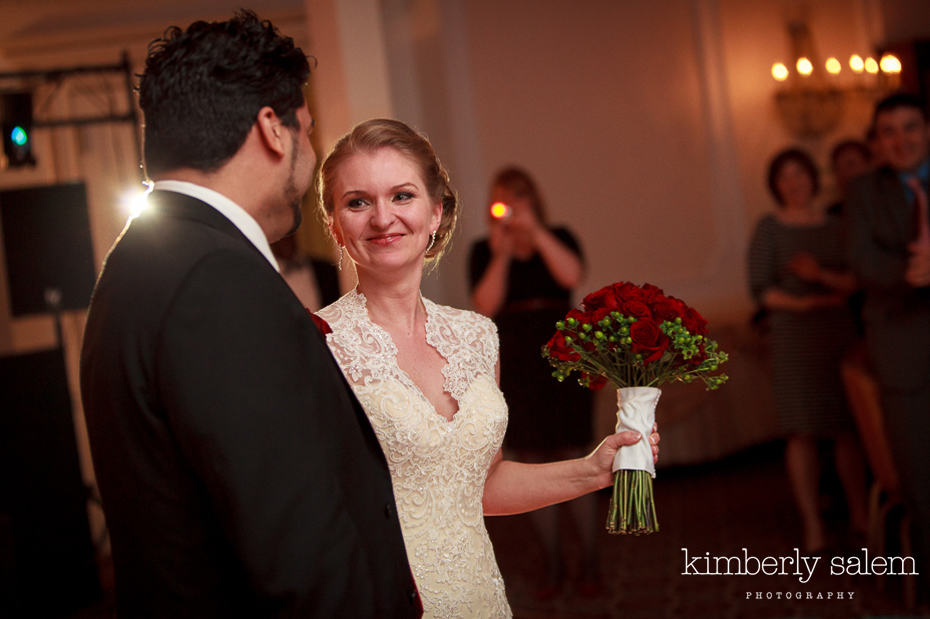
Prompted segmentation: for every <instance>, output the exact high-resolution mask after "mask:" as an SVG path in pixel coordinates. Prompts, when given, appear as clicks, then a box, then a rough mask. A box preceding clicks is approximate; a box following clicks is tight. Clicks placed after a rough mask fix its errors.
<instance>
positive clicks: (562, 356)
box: [546, 331, 581, 361]
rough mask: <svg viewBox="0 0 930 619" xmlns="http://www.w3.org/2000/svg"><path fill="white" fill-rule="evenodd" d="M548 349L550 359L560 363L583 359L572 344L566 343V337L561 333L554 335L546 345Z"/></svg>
mask: <svg viewBox="0 0 930 619" xmlns="http://www.w3.org/2000/svg"><path fill="white" fill-rule="evenodd" d="M546 349H547V350H548V351H549V356H550V357H552V358H553V359H558V360H559V361H578V360H579V359H581V355H579V354H578V353H577V352H575V350H574V349H573V348H572V346H571V344H569V343H568V342H566V341H565V335H563V333H562V332H561V331H559V332H558V333H556V334H555V335H553V336H552V338H551V339H550V340H549V341H548V342H547V343H546Z"/></svg>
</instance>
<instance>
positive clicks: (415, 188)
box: [331, 147, 442, 273]
mask: <svg viewBox="0 0 930 619" xmlns="http://www.w3.org/2000/svg"><path fill="white" fill-rule="evenodd" d="M441 216H442V206H441V205H440V204H439V203H438V202H435V201H433V200H432V199H431V198H430V196H429V194H428V193H427V190H426V184H425V183H424V182H423V177H422V175H421V173H420V170H419V168H418V166H417V165H416V163H415V162H414V161H412V160H411V159H410V158H408V157H407V156H406V155H404V154H403V153H401V152H399V151H397V150H395V149H393V148H389V147H385V148H380V149H378V150H375V151H371V152H359V153H355V154H354V155H352V156H350V157H349V158H348V159H346V160H345V161H344V162H343V163H342V164H341V165H340V166H339V168H338V169H337V170H336V174H335V179H334V183H333V214H332V220H331V226H332V231H333V236H334V237H335V238H336V241H338V242H339V243H340V244H342V245H345V248H346V252H347V253H348V254H349V256H350V257H351V258H352V260H354V261H355V263H356V266H357V268H358V270H359V272H360V273H361V272H363V271H374V272H380V271H396V270H397V269H404V268H411V269H416V268H422V266H423V259H424V253H425V252H426V246H427V244H429V236H430V233H431V232H432V231H434V230H436V229H437V228H438V227H439V223H440V219H441Z"/></svg>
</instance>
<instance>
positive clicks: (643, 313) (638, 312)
mask: <svg viewBox="0 0 930 619" xmlns="http://www.w3.org/2000/svg"><path fill="white" fill-rule="evenodd" d="M617 311H619V312H620V313H621V314H623V315H624V316H632V317H633V318H636V319H637V320H641V319H644V318H646V319H649V318H652V312H651V311H650V310H649V306H648V305H646V304H645V303H644V302H642V301H624V302H623V303H621V304H620V309H619V310H617Z"/></svg>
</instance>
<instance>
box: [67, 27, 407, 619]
mask: <svg viewBox="0 0 930 619" xmlns="http://www.w3.org/2000/svg"><path fill="white" fill-rule="evenodd" d="M308 74H309V67H308V63H307V59H306V57H305V56H304V54H303V53H302V52H301V50H300V49H298V48H295V47H294V44H293V41H292V40H291V39H290V38H288V37H282V36H281V35H279V33H278V32H277V31H276V29H275V28H274V27H273V26H272V25H271V24H270V23H269V22H262V21H259V20H258V19H257V18H256V16H255V15H254V14H253V13H251V12H246V11H243V12H240V13H238V14H237V15H236V16H235V17H234V18H233V19H232V20H230V21H228V22H224V23H205V22H197V23H194V24H192V25H191V26H190V27H189V28H188V29H187V30H186V31H182V30H180V29H178V28H171V29H169V30H168V31H167V32H166V33H165V35H164V38H162V39H158V40H156V41H155V42H153V44H152V45H151V46H150V48H149V56H148V59H147V61H146V67H145V73H144V74H143V75H142V80H141V84H140V105H141V107H142V110H143V112H144V113H145V161H146V167H147V172H148V174H149V176H150V177H151V178H153V179H154V180H155V188H154V191H153V192H152V194H151V195H150V196H149V199H148V202H149V208H148V209H147V210H146V211H145V212H144V213H143V214H142V215H141V216H139V217H137V218H136V219H134V220H132V221H131V223H130V224H129V225H128V226H127V227H126V229H125V230H124V231H123V233H122V235H121V236H120V238H119V240H118V241H117V243H116V245H114V247H113V248H112V249H111V251H110V253H109V255H108V257H107V259H106V263H105V265H104V268H103V271H102V273H101V274H100V278H99V280H98V282H97V286H96V288H95V291H94V296H93V299H92V302H91V308H90V312H89V316H88V322H87V328H86V332H85V336H84V348H83V351H82V356H81V389H82V396H83V401H84V408H85V412H86V416H87V423H88V430H89V432H90V439H91V447H92V451H93V456H94V466H95V469H96V472H97V478H98V481H99V484H100V491H101V494H102V497H103V503H104V509H105V512H106V517H107V524H108V526H109V529H110V536H111V541H112V548H113V560H114V567H115V579H116V597H117V610H118V612H119V615H120V616H122V617H198V618H201V617H234V616H237V617H238V616H244V617H271V616H274V617H278V616H287V617H408V616H409V617H416V616H419V614H420V606H419V598H418V597H417V595H416V590H415V588H414V584H413V581H412V577H411V574H410V568H409V566H408V563H407V558H406V554H405V551H404V545H403V539H402V537H401V531H400V525H399V523H398V520H397V515H396V510H395V506H394V496H393V493H392V490H391V481H390V475H389V473H388V469H387V465H386V462H385V459H384V456H383V454H382V452H381V450H380V448H379V446H378V442H377V439H376V438H375V435H374V433H373V432H372V429H371V427H370V426H369V424H368V421H367V419H366V417H365V415H364V413H363V411H362V409H361V408H360V406H359V404H358V402H357V401H356V400H355V398H354V397H353V396H352V394H351V391H350V390H349V389H348V388H347V385H346V383H345V381H344V379H343V377H342V374H341V373H340V371H339V369H338V368H337V366H336V365H335V364H334V362H333V360H332V358H331V357H330V355H329V352H328V351H327V349H326V346H325V344H324V343H323V341H322V340H321V338H320V336H319V334H318V331H317V329H316V328H315V326H314V324H313V322H312V321H311V320H310V318H309V316H308V314H307V312H306V311H305V310H304V308H303V307H302V306H301V305H300V303H299V302H298V301H297V299H296V297H294V295H293V294H292V293H291V291H290V289H289V288H288V286H287V284H286V283H285V282H284V280H283V279H282V278H281V277H280V275H279V274H278V273H277V272H276V269H277V264H276V263H275V260H274V258H273V256H272V253H271V250H270V248H269V241H276V240H277V239H279V238H281V237H283V236H285V235H286V234H289V233H290V232H292V231H293V230H294V229H295V228H296V227H297V225H298V223H299V219H300V212H299V206H300V202H301V198H302V196H303V194H304V193H305V191H306V190H307V188H308V187H309V184H310V182H311V178H312V175H313V168H314V163H315V160H316V157H315V155H314V153H313V150H312V148H311V146H310V140H309V134H310V131H311V130H312V128H313V121H312V120H311V118H310V114H309V112H308V110H307V107H306V104H305V101H304V98H303V94H302V87H303V86H304V84H305V82H306V81H307V76H308Z"/></svg>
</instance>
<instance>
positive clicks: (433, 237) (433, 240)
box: [423, 230, 436, 254]
mask: <svg viewBox="0 0 930 619" xmlns="http://www.w3.org/2000/svg"><path fill="white" fill-rule="evenodd" d="M435 244H436V231H435V230H433V232H432V234H430V235H429V245H427V246H426V251H425V252H423V253H426V254H428V253H429V250H431V249H432V248H433V245H435Z"/></svg>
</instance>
